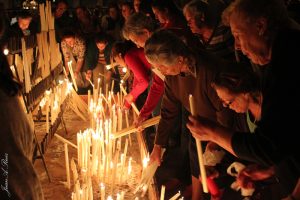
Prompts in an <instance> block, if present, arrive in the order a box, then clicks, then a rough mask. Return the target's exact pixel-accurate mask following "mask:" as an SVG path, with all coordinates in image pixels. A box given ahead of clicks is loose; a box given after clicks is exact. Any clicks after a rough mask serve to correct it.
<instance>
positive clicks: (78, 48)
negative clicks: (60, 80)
mask: <svg viewBox="0 0 300 200" xmlns="http://www.w3.org/2000/svg"><path fill="white" fill-rule="evenodd" d="M61 49H62V52H63V55H64V58H65V60H68V61H69V60H71V58H72V57H71V55H70V53H72V55H73V56H74V57H76V58H77V61H80V60H84V55H85V49H86V46H85V41H84V40H83V39H82V38H79V37H75V43H74V46H73V48H72V47H70V46H69V45H68V44H67V43H66V42H65V41H64V40H63V41H62V42H61Z"/></svg>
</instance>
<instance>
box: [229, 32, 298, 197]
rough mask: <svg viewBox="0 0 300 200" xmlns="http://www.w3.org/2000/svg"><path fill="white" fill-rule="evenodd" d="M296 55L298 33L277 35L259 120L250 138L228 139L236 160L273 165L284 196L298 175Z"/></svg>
mask: <svg viewBox="0 0 300 200" xmlns="http://www.w3.org/2000/svg"><path fill="white" fill-rule="evenodd" d="M299 52H300V31H299V30H291V29H285V30H281V31H279V33H278V34H277V37H276V38H275V41H274V43H273V47H272V58H271V62H270V64H269V65H268V66H266V69H265V74H264V77H263V78H264V80H263V88H262V93H263V104H262V113H261V120H260V122H259V123H258V124H257V125H258V126H257V129H256V130H255V133H254V134H234V136H233V138H232V146H233V150H234V152H235V153H236V154H237V156H238V157H240V158H243V159H247V160H249V161H253V162H256V163H260V164H262V165H266V166H270V165H275V166H276V167H277V177H278V178H279V181H280V182H281V183H283V184H282V185H285V189H286V190H287V192H288V193H289V192H291V190H292V189H293V184H295V181H296V180H297V178H299V175H300V164H299V139H298V137H299V136H298V129H299V117H296V116H297V115H298V114H299V112H300V103H299V102H300V95H299V81H298V80H299V73H298V72H297V71H298V68H299V66H300V60H299ZM282 167H283V168H282ZM282 169H283V170H282Z"/></svg>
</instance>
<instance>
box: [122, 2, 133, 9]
mask: <svg viewBox="0 0 300 200" xmlns="http://www.w3.org/2000/svg"><path fill="white" fill-rule="evenodd" d="M122 6H127V7H129V8H130V9H131V10H134V7H133V3H132V2H130V1H124V2H122V3H121V7H122Z"/></svg>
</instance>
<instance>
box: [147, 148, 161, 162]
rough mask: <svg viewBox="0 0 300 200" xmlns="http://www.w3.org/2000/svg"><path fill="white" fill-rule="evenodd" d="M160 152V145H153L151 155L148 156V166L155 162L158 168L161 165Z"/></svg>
mask: <svg viewBox="0 0 300 200" xmlns="http://www.w3.org/2000/svg"><path fill="white" fill-rule="evenodd" d="M161 151H162V148H161V146H160V145H156V144H155V145H154V147H153V150H152V152H151V155H150V161H149V164H151V163H152V162H157V163H158V166H160V165H161V162H162V160H161V158H160V157H161Z"/></svg>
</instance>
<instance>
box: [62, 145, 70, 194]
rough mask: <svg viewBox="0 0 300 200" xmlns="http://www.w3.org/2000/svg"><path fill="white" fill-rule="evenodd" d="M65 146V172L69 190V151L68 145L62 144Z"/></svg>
mask: <svg viewBox="0 0 300 200" xmlns="http://www.w3.org/2000/svg"><path fill="white" fill-rule="evenodd" d="M64 146H65V161H66V172H67V187H68V189H70V188H71V179H70V166H69V151H68V144H66V143H65V144H64Z"/></svg>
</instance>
